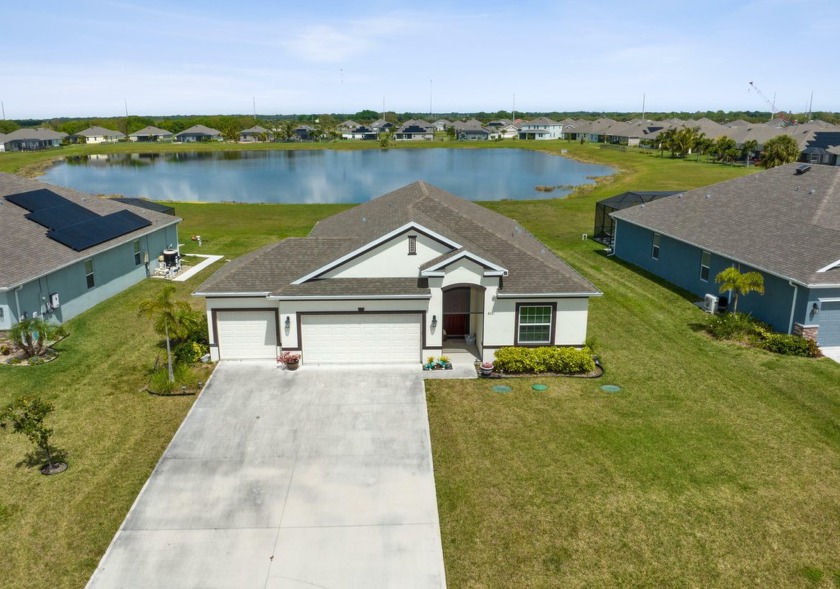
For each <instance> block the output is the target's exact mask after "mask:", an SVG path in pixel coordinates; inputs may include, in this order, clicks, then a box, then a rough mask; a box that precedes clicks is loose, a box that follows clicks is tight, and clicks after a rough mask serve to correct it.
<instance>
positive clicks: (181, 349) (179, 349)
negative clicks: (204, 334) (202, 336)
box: [172, 341, 210, 364]
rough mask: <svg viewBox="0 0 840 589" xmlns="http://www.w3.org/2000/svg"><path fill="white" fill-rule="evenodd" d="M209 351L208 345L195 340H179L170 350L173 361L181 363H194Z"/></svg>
mask: <svg viewBox="0 0 840 589" xmlns="http://www.w3.org/2000/svg"><path fill="white" fill-rule="evenodd" d="M209 351H210V346H208V345H206V344H201V343H199V342H196V341H189V342H181V343H180V344H178V345H176V346H175V349H174V350H172V353H173V355H174V356H175V362H179V363H183V364H195V363H196V362H198V361H199V360H200V359H201V357H202V356H203V355H204V354H206V353H208V352H209Z"/></svg>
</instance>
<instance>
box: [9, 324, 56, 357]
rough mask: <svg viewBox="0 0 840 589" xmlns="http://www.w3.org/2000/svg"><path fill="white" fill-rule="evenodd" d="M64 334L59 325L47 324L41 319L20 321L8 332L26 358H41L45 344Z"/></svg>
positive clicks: (45, 347) (45, 349)
mask: <svg viewBox="0 0 840 589" xmlns="http://www.w3.org/2000/svg"><path fill="white" fill-rule="evenodd" d="M63 334H64V329H63V328H62V327H61V326H60V325H55V324H53V323H49V322H47V320H46V319H44V318H43V317H34V318H29V319H21V320H20V321H18V322H17V323H16V324H15V325H14V326H13V327H12V328H11V329H10V330H9V338H11V340H12V341H13V342H14V344H15V345H16V346H17V347H19V348H20V349H21V350H23V353H24V354H26V357H27V358H31V357H33V356H43V355H44V354H45V353H46V351H47V343H48V342H51V341H54V340H55V339H57V338H59V337H61V336H62V335H63Z"/></svg>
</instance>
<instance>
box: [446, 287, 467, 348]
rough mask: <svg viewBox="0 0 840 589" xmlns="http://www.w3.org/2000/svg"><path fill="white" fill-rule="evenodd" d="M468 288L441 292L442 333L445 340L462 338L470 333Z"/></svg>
mask: <svg viewBox="0 0 840 589" xmlns="http://www.w3.org/2000/svg"><path fill="white" fill-rule="evenodd" d="M470 290H471V289H470V287H468V286H462V287H457V288H450V289H449V290H446V291H444V292H443V332H444V334H446V337H447V338H463V337H464V336H466V335H467V334H469V333H470V299H471V293H470Z"/></svg>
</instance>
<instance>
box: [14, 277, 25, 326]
mask: <svg viewBox="0 0 840 589" xmlns="http://www.w3.org/2000/svg"><path fill="white" fill-rule="evenodd" d="M21 290H23V285H22V284H21V285H20V286H18V287H17V288H16V289H15V306H16V307H17V320H18V321H20V317H21V311H20V298H19V297H18V293H19V292H20V291H21Z"/></svg>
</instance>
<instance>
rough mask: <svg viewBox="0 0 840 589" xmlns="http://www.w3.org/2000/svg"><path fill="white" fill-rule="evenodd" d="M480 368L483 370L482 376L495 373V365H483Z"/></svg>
mask: <svg viewBox="0 0 840 589" xmlns="http://www.w3.org/2000/svg"><path fill="white" fill-rule="evenodd" d="M479 370H480V371H481V376H490V375H491V374H493V367H492V366H490V367H486V366H481V367H480V368H479Z"/></svg>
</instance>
